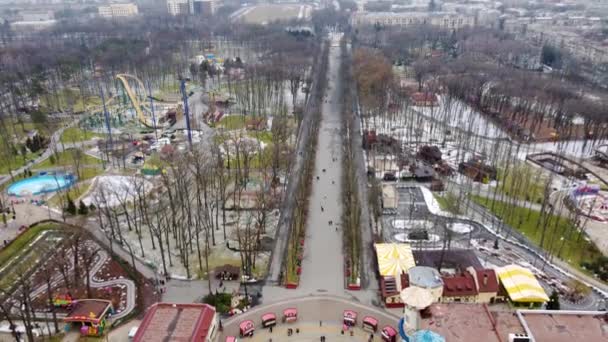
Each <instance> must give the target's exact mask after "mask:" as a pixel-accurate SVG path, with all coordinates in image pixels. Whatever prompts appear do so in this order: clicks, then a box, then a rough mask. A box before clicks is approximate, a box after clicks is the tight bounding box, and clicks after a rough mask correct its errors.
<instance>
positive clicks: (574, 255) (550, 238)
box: [471, 196, 601, 269]
mask: <svg viewBox="0 0 608 342" xmlns="http://www.w3.org/2000/svg"><path fill="white" fill-rule="evenodd" d="M471 199H472V200H473V201H474V202H476V203H478V204H480V205H482V206H484V207H486V208H488V209H489V210H490V211H491V212H492V213H494V214H495V215H497V216H499V217H501V218H502V220H503V221H504V222H505V223H506V224H508V225H510V226H511V227H513V228H515V229H517V230H518V231H519V232H521V233H522V234H524V235H525V236H526V237H527V238H528V239H530V240H531V241H532V242H533V243H534V244H536V245H540V240H541V237H542V227H541V226H540V225H539V217H540V212H538V211H534V210H528V209H526V208H522V207H511V206H509V205H507V204H506V203H504V202H499V201H496V202H495V204H494V207H493V208H491V206H492V204H491V203H492V202H491V200H490V199H487V198H484V197H478V196H471ZM558 219H559V222H558V223H557V225H554V224H549V226H548V227H547V231H546V233H545V240H544V243H543V249H545V250H547V251H550V252H551V254H553V255H555V256H557V257H559V258H561V259H563V260H564V261H566V262H568V263H569V264H570V265H572V266H574V267H576V268H579V269H580V268H581V262H583V261H587V262H591V261H594V260H595V259H597V258H599V257H600V256H601V253H600V252H599V251H598V249H597V248H596V247H595V246H594V245H593V243H591V242H589V241H587V239H586V237H585V236H584V235H583V234H581V233H579V232H578V231H576V230H575V229H574V226H573V225H572V223H571V222H570V221H568V220H566V219H564V218H558V217H557V216H551V222H556V220H558ZM555 226H556V227H555ZM561 238H563V240H561Z"/></svg>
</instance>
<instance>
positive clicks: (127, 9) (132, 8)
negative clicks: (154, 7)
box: [97, 3, 139, 19]
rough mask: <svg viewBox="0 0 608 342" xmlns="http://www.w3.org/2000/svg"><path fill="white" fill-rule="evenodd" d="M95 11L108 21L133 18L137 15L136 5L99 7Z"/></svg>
mask: <svg viewBox="0 0 608 342" xmlns="http://www.w3.org/2000/svg"><path fill="white" fill-rule="evenodd" d="M97 10H98V11H99V16H100V17H103V18H108V19H111V18H121V17H122V18H125V17H133V16H136V15H137V14H138V13H139V10H138V8H137V5H136V4H133V3H128V4H110V5H107V6H99V7H98V8H97Z"/></svg>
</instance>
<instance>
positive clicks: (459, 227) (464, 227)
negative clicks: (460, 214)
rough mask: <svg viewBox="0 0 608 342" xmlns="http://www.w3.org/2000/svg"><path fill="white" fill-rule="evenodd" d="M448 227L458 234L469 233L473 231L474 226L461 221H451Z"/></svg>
mask: <svg viewBox="0 0 608 342" xmlns="http://www.w3.org/2000/svg"><path fill="white" fill-rule="evenodd" d="M447 228H448V229H449V230H451V231H452V232H454V233H457V234H467V233H470V232H472V231H473V227H472V226H471V225H470V224H466V223H459V222H455V223H450V224H448V225H447Z"/></svg>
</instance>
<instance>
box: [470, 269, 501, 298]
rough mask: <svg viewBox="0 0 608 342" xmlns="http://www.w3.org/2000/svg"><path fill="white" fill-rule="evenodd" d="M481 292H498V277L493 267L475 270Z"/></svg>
mask: <svg viewBox="0 0 608 342" xmlns="http://www.w3.org/2000/svg"><path fill="white" fill-rule="evenodd" d="M475 272H476V273H477V283H478V285H479V293H487V292H490V293H492V292H498V278H497V277H496V272H494V270H492V269H483V270H475Z"/></svg>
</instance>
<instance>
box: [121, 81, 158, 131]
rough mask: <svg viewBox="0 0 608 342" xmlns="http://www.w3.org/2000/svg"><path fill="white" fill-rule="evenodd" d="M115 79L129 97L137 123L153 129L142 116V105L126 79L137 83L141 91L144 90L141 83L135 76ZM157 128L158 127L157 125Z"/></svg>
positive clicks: (147, 119)
mask: <svg viewBox="0 0 608 342" xmlns="http://www.w3.org/2000/svg"><path fill="white" fill-rule="evenodd" d="M116 79H117V80H119V81H120V83H121V84H122V87H123V88H124V89H125V91H126V92H127V96H128V97H129V100H131V104H133V108H135V112H136V113H137V118H138V119H139V121H140V122H141V123H142V124H144V125H145V126H146V127H152V128H153V127H154V124H153V123H152V121H151V120H150V119H149V118H148V117H147V116H146V115H145V114H144V111H143V110H142V105H141V104H140V102H139V100H138V99H137V95H135V92H134V91H133V89H131V86H130V85H129V81H128V79H132V80H134V81H135V82H137V83H138V84H139V86H140V87H141V89H146V88H145V87H144V84H143V82H142V81H141V80H140V79H139V78H137V77H136V76H133V75H129V74H117V75H116ZM157 127H158V125H157Z"/></svg>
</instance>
